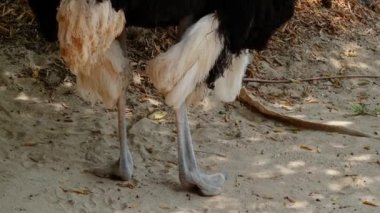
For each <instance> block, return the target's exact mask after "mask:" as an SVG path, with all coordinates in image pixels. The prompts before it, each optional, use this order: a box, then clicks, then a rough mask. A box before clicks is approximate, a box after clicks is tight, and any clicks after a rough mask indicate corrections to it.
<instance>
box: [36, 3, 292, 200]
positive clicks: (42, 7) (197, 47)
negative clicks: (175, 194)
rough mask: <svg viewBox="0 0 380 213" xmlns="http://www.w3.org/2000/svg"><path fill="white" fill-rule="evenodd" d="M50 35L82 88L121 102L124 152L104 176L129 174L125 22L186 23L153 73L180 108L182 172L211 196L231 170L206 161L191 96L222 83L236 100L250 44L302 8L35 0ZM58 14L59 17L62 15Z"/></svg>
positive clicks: (107, 101) (262, 43)
mask: <svg viewBox="0 0 380 213" xmlns="http://www.w3.org/2000/svg"><path fill="white" fill-rule="evenodd" d="M29 3H30V6H31V8H32V10H33V12H34V13H35V14H36V17H37V19H38V20H39V22H40V28H41V32H42V33H44V34H45V35H46V36H47V38H48V39H49V40H54V39H57V38H58V40H59V44H60V53H61V56H62V58H63V60H64V61H65V63H66V65H67V66H68V67H69V68H70V70H71V71H72V72H73V73H74V74H75V75H76V76H77V86H78V91H79V92H80V94H81V95H82V96H84V97H86V98H88V99H90V100H93V101H95V100H100V101H102V102H103V104H104V105H105V106H106V107H109V108H112V107H115V106H117V108H118V122H119V126H118V128H119V140H120V157H119V160H118V161H117V162H116V163H115V164H114V165H112V166H110V167H107V168H106V169H96V170H95V171H94V172H95V174H96V175H98V176H102V177H104V176H109V175H113V176H118V177H120V178H121V179H123V180H129V179H131V177H132V173H133V160H132V155H131V153H130V151H129V148H128V142H127V135H126V124H125V118H124V107H125V97H124V96H125V87H126V85H127V84H128V80H129V74H130V72H131V71H130V68H129V66H128V58H127V56H126V50H127V43H126V42H125V34H126V32H125V28H126V27H128V26H139V27H147V28H151V27H157V26H168V25H181V26H182V27H183V29H185V30H184V32H183V34H182V37H181V39H180V41H179V42H178V43H177V44H175V45H173V46H172V47H170V48H169V50H168V51H167V52H165V53H162V54H160V55H158V56H157V57H156V58H154V59H153V60H152V61H150V62H149V63H148V66H147V73H148V76H149V78H150V79H151V81H152V82H153V84H154V86H155V87H156V88H157V89H158V90H159V91H160V92H161V93H162V94H163V95H164V96H165V103H166V104H167V105H169V106H171V107H172V108H173V109H174V111H175V114H176V121H177V130H178V131H177V134H178V136H177V138H178V159H179V178H180V182H181V184H182V186H184V187H186V188H194V187H195V188H198V189H199V190H200V192H201V194H203V195H206V196H213V195H218V194H220V193H221V192H222V189H223V184H224V182H225V176H224V175H223V174H221V173H217V174H211V175H208V174H205V173H203V172H201V170H200V168H199V167H198V164H197V161H196V157H195V154H194V150H193V145H192V139H191V133H190V128H189V124H188V118H187V103H192V102H196V101H198V100H200V99H202V98H203V97H204V96H205V95H206V94H207V91H208V90H210V89H214V90H215V94H216V96H218V97H219V98H220V99H221V100H223V101H233V100H234V99H235V98H236V96H237V95H238V93H239V90H240V88H241V84H242V78H243V75H244V72H245V70H246V67H247V66H248V64H249V62H250V54H249V51H248V50H250V49H253V50H258V51H260V50H263V49H264V48H265V47H266V45H267V43H268V40H269V39H270V37H271V35H272V34H273V33H274V32H275V30H276V29H277V28H279V27H280V26H281V25H283V24H284V23H285V22H286V21H288V20H289V19H290V18H291V17H292V15H293V13H294V5H295V0H235V1H231V0H182V1H179V0H51V1H49V3H46V2H45V1H43V0H29ZM56 17H57V18H56Z"/></svg>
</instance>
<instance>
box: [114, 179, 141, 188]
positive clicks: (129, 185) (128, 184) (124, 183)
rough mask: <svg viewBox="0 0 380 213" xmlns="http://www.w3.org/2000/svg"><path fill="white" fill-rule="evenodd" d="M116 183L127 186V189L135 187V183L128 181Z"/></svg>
mask: <svg viewBox="0 0 380 213" xmlns="http://www.w3.org/2000/svg"><path fill="white" fill-rule="evenodd" d="M116 185H118V186H120V187H124V188H129V189H134V188H136V185H137V184H136V183H132V182H130V181H125V182H122V183H117V184H116Z"/></svg>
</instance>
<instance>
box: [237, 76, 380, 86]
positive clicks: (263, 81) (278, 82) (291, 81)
mask: <svg viewBox="0 0 380 213" xmlns="http://www.w3.org/2000/svg"><path fill="white" fill-rule="evenodd" d="M353 78H370V79H371V78H372V79H380V76H371V75H347V76H330V77H314V78H306V79H284V80H266V79H255V78H244V80H243V81H244V82H245V83H252V82H255V83H263V84H289V83H297V82H309V81H325V80H333V79H353Z"/></svg>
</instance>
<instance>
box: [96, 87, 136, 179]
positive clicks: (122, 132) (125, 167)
mask: <svg viewBox="0 0 380 213" xmlns="http://www.w3.org/2000/svg"><path fill="white" fill-rule="evenodd" d="M124 95H125V93H122V95H121V96H120V98H119V100H118V104H117V111H118V113H117V114H118V116H117V117H118V127H119V142H120V157H119V160H118V161H117V162H116V163H115V164H113V165H112V166H109V167H106V168H100V169H95V170H94V171H93V173H94V174H95V175H96V176H98V177H103V178H110V177H111V178H118V179H121V180H131V179H132V173H133V160H132V155H131V152H130V151H129V147H128V140H127V129H126V121H125V96H124Z"/></svg>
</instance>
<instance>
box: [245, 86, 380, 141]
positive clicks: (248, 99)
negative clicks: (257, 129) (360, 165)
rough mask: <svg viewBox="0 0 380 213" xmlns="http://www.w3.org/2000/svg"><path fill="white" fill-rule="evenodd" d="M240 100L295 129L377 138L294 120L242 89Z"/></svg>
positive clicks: (339, 128)
mask: <svg viewBox="0 0 380 213" xmlns="http://www.w3.org/2000/svg"><path fill="white" fill-rule="evenodd" d="M239 100H240V101H241V102H242V103H244V104H245V105H247V106H248V107H249V108H251V110H255V111H258V112H260V113H261V114H263V115H264V116H266V117H269V118H271V119H274V120H277V121H280V122H283V123H286V124H290V125H292V126H295V127H299V128H303V129H309V130H318V131H324V132H336V133H340V134H344V135H351V136H357V137H366V138H376V139H380V138H377V137H375V136H372V135H368V134H365V133H362V132H360V131H357V130H353V129H349V128H346V127H342V126H334V125H328V124H321V123H316V122H311V121H305V120H302V119H298V118H294V117H291V116H287V115H283V114H280V113H278V112H275V111H272V110H270V109H268V108H266V107H265V106H264V105H263V104H261V103H260V101H258V100H255V98H254V97H253V96H252V95H251V94H250V92H249V91H248V90H247V89H245V88H242V89H241V91H240V95H239Z"/></svg>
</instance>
